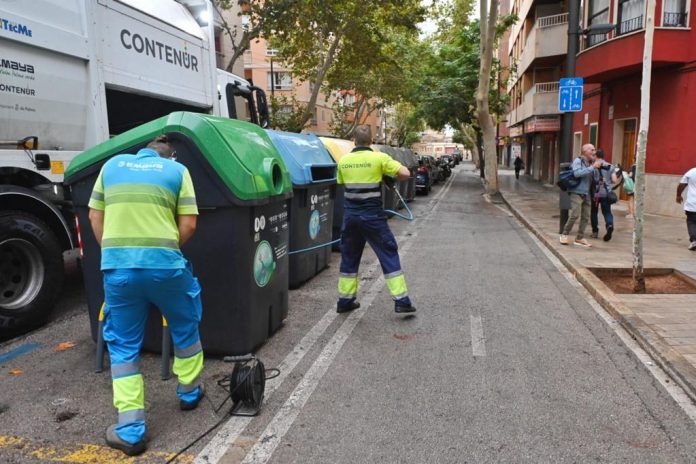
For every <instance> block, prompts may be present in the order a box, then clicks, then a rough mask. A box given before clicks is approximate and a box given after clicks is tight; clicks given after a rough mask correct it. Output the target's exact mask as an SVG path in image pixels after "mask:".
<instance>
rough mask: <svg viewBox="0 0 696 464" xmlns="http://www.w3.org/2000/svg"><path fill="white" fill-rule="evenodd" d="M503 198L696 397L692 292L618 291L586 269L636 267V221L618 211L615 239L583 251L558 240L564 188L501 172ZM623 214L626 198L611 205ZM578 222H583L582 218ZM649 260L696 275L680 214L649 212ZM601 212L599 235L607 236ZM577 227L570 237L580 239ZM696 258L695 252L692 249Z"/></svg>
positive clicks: (695, 328)
mask: <svg viewBox="0 0 696 464" xmlns="http://www.w3.org/2000/svg"><path fill="white" fill-rule="evenodd" d="M500 189H501V193H502V197H503V200H504V202H505V203H506V204H507V205H508V206H509V207H510V209H511V210H512V212H513V214H514V215H515V216H516V217H517V218H518V219H519V220H520V221H521V222H522V223H523V224H524V225H525V226H526V227H527V228H528V229H529V230H530V231H531V232H533V233H534V234H535V235H536V236H537V237H538V238H539V239H540V240H541V241H542V242H543V243H544V245H545V246H546V247H547V248H549V250H551V252H553V254H554V255H556V257H558V259H559V260H560V261H561V262H562V263H563V264H564V265H565V266H566V267H567V268H568V269H569V270H570V271H571V272H572V273H573V274H575V276H576V277H577V279H578V280H579V281H580V282H581V283H582V284H583V285H584V286H585V288H587V290H588V291H589V292H590V293H591V294H592V295H593V296H594V297H595V299H596V300H597V301H598V302H599V303H600V304H601V305H602V306H603V307H604V308H605V309H606V310H607V311H608V312H609V313H610V314H611V315H612V316H613V317H614V318H615V319H617V320H618V321H619V322H620V323H621V324H622V326H623V327H624V328H625V329H626V330H628V331H629V333H631V334H632V335H633V336H634V337H635V339H636V340H637V341H638V343H639V344H640V345H641V346H642V347H643V348H644V349H645V350H646V351H647V352H648V353H649V354H650V356H652V357H653V359H655V361H656V362H657V363H658V364H659V365H661V366H662V368H663V369H665V370H666V371H667V372H668V373H669V374H670V375H671V376H672V377H673V378H675V380H677V381H678V382H679V383H680V384H681V385H682V387H684V389H685V391H686V392H687V394H688V395H689V396H690V397H691V398H692V399H693V400H696V305H695V304H694V300H695V299H696V297H695V296H694V295H693V294H691V295H669V294H667V295H633V294H614V293H613V292H612V291H611V290H610V289H609V288H608V287H607V286H606V285H605V284H604V283H603V282H602V281H601V280H600V279H599V278H598V277H597V276H596V275H595V274H594V273H592V272H591V271H589V270H588V269H587V268H588V267H619V268H629V269H630V268H631V267H632V266H633V251H632V249H633V248H632V247H633V239H632V234H633V221H632V220H629V219H626V218H624V217H623V216H624V214H621V213H620V214H615V228H614V236H613V238H612V240H611V241H610V242H604V241H602V240H601V238H600V239H590V238H589V236H590V234H591V232H592V231H591V229H590V227H589V225H588V229H587V231H586V237H587V238H588V239H589V240H590V242H591V244H592V245H593V247H592V248H590V249H582V248H579V247H575V246H573V245H561V244H560V243H559V240H558V238H559V234H558V229H559V217H560V216H559V214H560V212H559V209H558V198H559V192H558V189H555V188H552V189H549V188H547V187H546V186H542V185H541V184H539V183H537V182H535V181H532V180H530V179H529V178H528V177H524V178H521V179H520V181H517V182H515V181H514V178H513V177H512V176H509V175H508V174H507V173H503V175H501V176H500ZM613 209H614V210H615V211H622V210H623V211H625V205H624V204H623V203H622V202H620V203H619V204H618V205H615V206H614V208H613ZM576 224H577V223H576ZM644 224H645V229H644V265H645V266H646V267H653V268H675V269H678V270H680V271H682V272H683V273H685V274H687V275H692V276H694V277H696V259H690V258H691V255H689V252H688V250H686V241H685V239H684V235H686V226H685V224H684V220H683V219H682V218H671V217H660V216H651V215H646V217H645V223H644ZM603 227H604V226H603V218H602V217H601V215H600V234H601V235H603ZM576 231H577V225H576V226H575V228H574V230H573V233H571V236H570V238H571V240H572V239H574V238H575V235H574V233H575V232H576ZM694 258H696V253H694Z"/></svg>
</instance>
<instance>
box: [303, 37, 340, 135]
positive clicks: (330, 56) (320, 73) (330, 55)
mask: <svg viewBox="0 0 696 464" xmlns="http://www.w3.org/2000/svg"><path fill="white" fill-rule="evenodd" d="M340 41H341V34H340V33H338V32H337V33H336V35H335V36H334V39H333V42H332V43H331V46H330V47H329V50H328V51H327V52H326V57H325V58H324V62H323V63H322V64H321V65H320V66H319V69H318V70H317V77H316V79H315V80H314V88H313V89H312V95H311V96H310V97H309V102H308V103H307V107H306V108H305V110H304V112H303V113H302V117H301V118H300V123H301V124H302V125H303V127H304V125H306V124H307V122H308V121H309V120H310V119H312V115H313V114H314V108H316V106H317V99H318V98H319V92H320V91H321V85H322V84H323V83H324V77H325V76H326V73H327V72H328V71H329V68H330V67H331V65H332V64H333V61H334V57H335V56H336V49H337V48H338V44H339V42H340Z"/></svg>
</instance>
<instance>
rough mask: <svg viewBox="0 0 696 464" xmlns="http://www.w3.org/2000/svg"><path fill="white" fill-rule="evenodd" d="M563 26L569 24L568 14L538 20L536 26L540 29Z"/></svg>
mask: <svg viewBox="0 0 696 464" xmlns="http://www.w3.org/2000/svg"><path fill="white" fill-rule="evenodd" d="M561 24H568V13H561V14H557V15H553V16H544V17H543V18H539V19H537V20H536V25H537V27H538V28H544V27H551V26H560V25H561Z"/></svg>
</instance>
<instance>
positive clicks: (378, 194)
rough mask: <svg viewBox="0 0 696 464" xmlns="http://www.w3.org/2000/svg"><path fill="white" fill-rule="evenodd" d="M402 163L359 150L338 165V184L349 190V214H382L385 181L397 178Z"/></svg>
mask: <svg viewBox="0 0 696 464" xmlns="http://www.w3.org/2000/svg"><path fill="white" fill-rule="evenodd" d="M399 169H401V163H399V162H398V161H395V160H394V159H393V158H392V157H391V156H389V155H387V154H386V153H381V152H378V151H373V150H372V149H371V148H369V147H355V149H354V150H353V151H352V152H350V153H348V154H347V155H345V156H343V157H342V158H341V161H339V162H338V183H339V184H343V185H344V188H345V194H344V198H345V200H344V209H345V212H346V214H351V213H353V214H355V213H357V214H364V213H381V212H382V177H383V176H385V175H387V176H390V177H394V176H396V174H397V173H398V172H399Z"/></svg>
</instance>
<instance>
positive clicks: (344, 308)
mask: <svg viewBox="0 0 696 464" xmlns="http://www.w3.org/2000/svg"><path fill="white" fill-rule="evenodd" d="M359 307H360V303H358V302H357V301H351V302H350V303H349V304H348V305H342V304H341V303H336V312H337V313H347V312H350V311H352V310H354V309H358V308H359Z"/></svg>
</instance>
